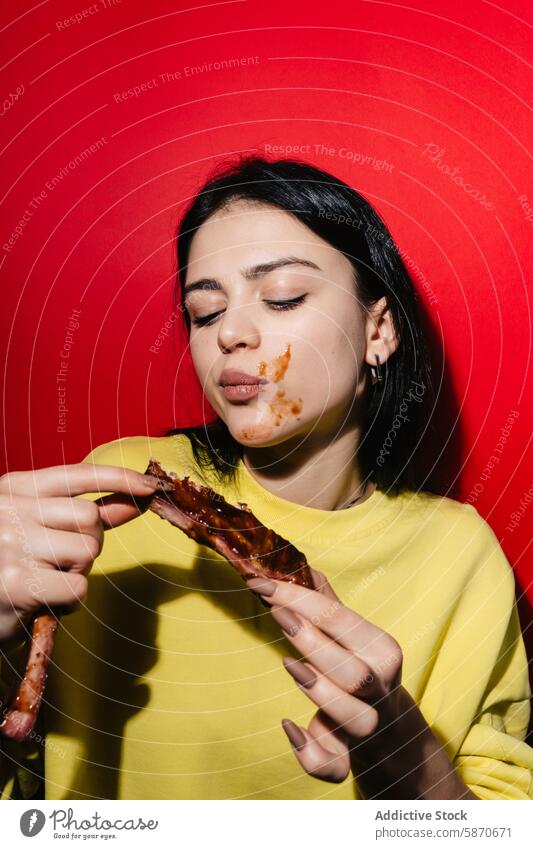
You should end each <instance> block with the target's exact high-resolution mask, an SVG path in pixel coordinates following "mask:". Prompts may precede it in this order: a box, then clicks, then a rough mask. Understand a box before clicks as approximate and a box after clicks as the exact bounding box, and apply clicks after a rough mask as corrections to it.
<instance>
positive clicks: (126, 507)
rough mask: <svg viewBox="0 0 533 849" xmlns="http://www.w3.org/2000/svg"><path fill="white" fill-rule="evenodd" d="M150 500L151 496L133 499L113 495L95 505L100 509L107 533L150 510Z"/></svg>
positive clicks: (106, 496) (117, 494) (116, 494)
mask: <svg viewBox="0 0 533 849" xmlns="http://www.w3.org/2000/svg"><path fill="white" fill-rule="evenodd" d="M150 498H151V495H148V496H137V497H136V498H133V497H132V496H129V495H121V494H119V493H111V495H105V496H104V497H103V498H98V499H97V500H96V501H95V502H94V503H95V504H96V505H97V507H98V510H99V513H100V520H101V522H102V525H103V527H104V530H106V531H107V530H109V529H110V528H116V527H118V526H119V525H124V524H125V523H126V522H130V521H131V520H132V519H136V518H137V516H140V515H141V513H144V511H145V510H146V509H147V508H148V504H149V502H150Z"/></svg>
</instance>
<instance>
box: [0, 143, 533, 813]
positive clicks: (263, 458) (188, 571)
mask: <svg viewBox="0 0 533 849" xmlns="http://www.w3.org/2000/svg"><path fill="white" fill-rule="evenodd" d="M178 264H179V292H178V294H179V302H180V305H181V308H182V310H183V317H184V322H185V325H186V327H187V331H188V334H189V342H190V350H191V354H192V359H193V362H194V367H195V369H196V372H197V375H198V378H199V381H200V383H201V385H202V387H203V390H204V393H205V396H206V397H207V399H208V401H209V402H210V404H211V406H212V407H213V409H214V410H215V412H216V414H217V418H216V419H215V421H214V422H213V423H211V424H209V425H202V426H200V427H196V428H188V429H183V428H182V429H178V430H175V431H172V432H170V433H169V434H167V435H166V436H164V437H159V438H150V437H147V436H139V437H134V438H124V439H118V440H116V441H114V442H111V443H109V444H107V445H103V446H100V447H98V448H96V449H95V450H94V451H93V452H92V453H91V454H90V455H89V456H88V457H87V458H86V460H85V462H84V463H81V464H79V465H72V466H58V467H53V468H47V469H40V470H37V471H36V472H17V473H14V474H8V475H6V476H5V477H4V478H2V479H1V481H0V498H1V505H0V506H1V508H2V509H1V511H0V521H1V523H2V524H1V529H0V531H1V536H2V540H3V546H2V550H1V553H0V639H2V640H3V652H2V659H3V666H2V675H3V682H4V690H5V692H7V689H8V687H9V684H10V682H12V680H13V679H14V678H15V677H16V670H17V668H18V664H20V652H21V645H20V643H21V639H22V637H23V636H24V634H23V631H22V630H21V623H22V625H24V624H26V623H28V621H29V619H30V617H31V615H32V614H34V613H35V611H36V610H38V609H39V608H41V607H42V606H43V605H49V606H52V607H54V606H58V605H59V606H61V608H62V609H63V610H64V609H69V610H75V612H73V614H72V615H71V616H67V617H64V618H63V619H62V620H61V625H60V628H59V632H58V638H57V644H56V648H55V651H54V655H53V663H52V669H51V672H50V677H49V681H48V684H47V690H46V700H45V704H44V706H43V711H42V714H41V725H40V727H39V729H38V733H37V732H36V734H35V735H34V739H33V740H32V743H31V744H28V745H25V746H23V745H21V744H13V743H7V742H5V741H4V742H3V743H2V751H1V770H2V774H3V788H4V789H3V793H4V797H5V798H13V797H18V796H21V795H22V796H26V797H31V796H32V794H34V793H35V792H38V791H36V788H37V783H38V778H37V776H38V775H39V770H44V786H45V793H46V797H47V798H51V799H74V798H126V799H134V798H135V799H137V798H138V799H144V798H168V799H195V798H200V799H211V798H214V799H220V798H228V799H345V800H349V799H352V800H353V799H362V798H374V799H391V798H392V799H394V798H402V799H463V798H464V799H526V798H533V792H532V769H533V750H531V749H530V748H529V747H528V746H527V745H526V744H525V742H523V741H524V736H525V733H526V729H527V725H528V719H529V696H530V691H529V685H528V676H527V661H526V656H525V652H524V645H523V641H522V636H521V632H520V626H519V620H518V616H517V611H516V605H515V596H514V580H513V574H512V570H511V568H510V566H509V564H508V562H507V560H506V559H505V556H504V555H503V552H502V551H501V549H500V547H499V545H498V543H497V540H496V538H495V536H494V534H493V533H492V531H491V530H490V528H489V527H488V525H487V524H486V523H485V522H484V521H483V520H482V519H481V517H480V516H479V515H478V514H477V512H476V511H475V509H474V508H473V507H471V506H469V505H462V504H460V503H457V502H455V501H453V500H451V499H449V498H443V497H439V496H437V495H435V494H431V493H429V492H425V491H424V489H423V486H422V484H423V482H422V483H421V482H419V481H417V480H416V475H415V471H414V470H415V463H414V458H415V456H416V450H417V445H418V443H419V440H420V437H421V434H422V431H423V428H424V426H425V422H424V416H423V414H422V412H421V411H422V408H423V401H424V400H425V399H427V398H428V397H429V370H428V366H427V356H426V353H425V346H424V341H423V337H422V333H421V330H420V323H419V317H418V313H417V305H416V296H415V292H414V289H413V286H412V284H411V282H410V280H409V276H408V274H407V272H406V270H405V267H404V265H403V264H402V261H401V259H400V256H399V253H398V250H397V248H396V246H395V245H394V242H393V241H392V239H391V237H390V235H389V233H388V231H387V229H386V227H385V225H384V224H383V222H382V221H381V219H380V218H379V216H378V215H377V214H376V212H375V211H374V210H373V209H372V207H371V206H370V205H369V204H368V202H367V201H366V200H365V199H364V198H363V197H361V196H360V195H359V194H358V193H357V192H356V191H354V190H353V189H352V188H350V187H349V186H347V185H346V184H344V183H343V182H341V181H340V180H338V179H336V178H335V177H333V176H331V175H330V174H328V173H325V172H323V171H320V170H318V169H316V168H314V167H312V166H310V165H307V164H305V163H301V162H297V161H292V160H284V161H283V160H282V161H276V162H268V161H266V160H264V159H261V158H260V157H245V158H243V159H242V160H240V161H239V162H237V163H236V164H233V165H230V166H227V167H226V168H225V170H224V171H222V173H218V174H215V175H214V176H213V177H212V178H211V179H210V180H209V181H208V182H207V183H206V184H205V185H204V186H203V188H202V190H201V191H200V192H199V193H198V195H197V197H196V198H194V200H193V202H192V203H191V205H190V207H189V209H188V211H187V213H186V215H185V216H184V218H183V220H182V222H181V226H180V232H179V235H178ZM150 456H153V457H155V458H157V459H158V460H159V461H160V462H161V463H162V465H163V466H164V467H166V468H168V469H169V470H174V471H176V472H177V473H178V474H180V475H185V474H188V475H190V476H191V478H193V479H195V480H197V481H198V482H200V483H203V484H207V485H210V486H212V488H213V489H215V490H216V491H217V492H219V493H220V494H222V495H223V496H224V497H225V498H226V499H227V500H228V501H231V502H233V503H236V502H237V501H240V502H245V503H247V504H248V505H249V507H250V508H251V509H252V510H253V512H254V513H255V514H256V515H257V517H258V518H259V519H260V520H261V521H262V522H263V523H264V524H265V525H267V526H268V527H271V528H273V529H274V530H276V531H277V532H278V533H280V534H281V535H282V536H284V537H285V538H286V539H288V540H290V541H291V542H292V543H293V544H294V545H295V546H296V547H297V548H299V549H300V550H302V551H303V552H304V553H305V555H306V557H307V560H308V562H309V564H310V565H311V567H312V568H313V574H314V577H315V586H316V589H315V590H307V589H303V588H301V587H297V586H294V585H289V584H286V583H283V582H279V581H264V580H258V579H255V580H250V581H248V586H246V585H244V584H243V583H242V581H241V579H240V578H239V577H238V576H237V575H236V574H235V573H234V571H233V570H232V569H231V567H230V566H229V565H228V564H227V563H226V561H224V560H223V558H221V557H220V556H218V555H216V554H214V553H213V552H212V551H211V550H209V549H207V548H204V547H202V546H199V545H198V544H197V543H195V542H194V541H192V540H190V539H189V538H188V537H186V536H185V535H184V534H182V533H181V532H180V531H178V530H177V529H176V528H173V527H172V526H170V525H169V524H168V523H165V522H162V521H161V520H160V519H159V518H158V517H157V516H155V515H154V514H153V513H143V514H141V515H140V514H139V510H138V509H137V507H136V505H135V502H134V500H133V498H132V496H133V497H135V496H142V495H147V494H149V493H150V492H151V491H152V490H153V480H150V479H149V478H148V479H147V478H145V477H144V476H143V475H142V472H143V470H144V469H145V468H146V466H147V463H148V460H149V458H150ZM102 492H106V493H110V495H108V496H107V497H106V498H104V499H103V500H100V499H98V496H99V495H101V493H102ZM78 495H81V496H82V497H81V498H77V497H76V496H78ZM97 499H98V501H97V503H92V502H94V501H96V500H97ZM104 531H105V535H104ZM104 537H105V538H104ZM93 564H94V565H93ZM91 567H92V571H91V574H90V576H89V577H87V576H88V573H89V571H90V570H91ZM250 590H251V591H250ZM261 599H263V602H262V601H261ZM264 602H266V604H265V603H264ZM44 740H45V741H46V746H45V747H44V745H43V741H44ZM289 744H290V745H289Z"/></svg>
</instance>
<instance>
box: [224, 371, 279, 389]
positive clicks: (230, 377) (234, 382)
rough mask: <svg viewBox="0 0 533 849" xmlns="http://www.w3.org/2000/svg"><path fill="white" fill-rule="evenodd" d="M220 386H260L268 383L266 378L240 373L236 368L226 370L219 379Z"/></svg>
mask: <svg viewBox="0 0 533 849" xmlns="http://www.w3.org/2000/svg"><path fill="white" fill-rule="evenodd" d="M218 382H219V384H220V386H222V387H223V388H224V387H230V386H254V385H255V386H259V385H260V384H262V383H268V380H265V378H264V377H257V375H255V374H247V372H245V371H239V370H238V369H235V368H225V369H224V371H223V372H222V374H221V375H220V378H219V381H218Z"/></svg>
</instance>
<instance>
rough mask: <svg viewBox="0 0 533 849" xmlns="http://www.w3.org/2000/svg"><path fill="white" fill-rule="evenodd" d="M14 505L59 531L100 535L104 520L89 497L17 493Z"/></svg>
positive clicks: (41, 523)
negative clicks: (43, 496)
mask: <svg viewBox="0 0 533 849" xmlns="http://www.w3.org/2000/svg"><path fill="white" fill-rule="evenodd" d="M12 505H13V507H12V508H11V509H15V510H17V511H19V510H20V512H21V513H25V514H26V515H28V516H30V518H31V519H33V521H34V522H36V523H38V524H39V525H45V526H46V527H47V528H54V529H56V530H58V531H78V532H79V533H89V534H93V535H98V536H100V535H101V533H102V522H101V519H100V512H99V510H98V506H97V504H96V503H95V502H94V501H89V499H87V498H61V497H57V498H30V497H27V496H24V495H17V496H16V498H15V499H14V500H13V502H12Z"/></svg>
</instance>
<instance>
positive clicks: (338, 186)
mask: <svg viewBox="0 0 533 849" xmlns="http://www.w3.org/2000/svg"><path fill="white" fill-rule="evenodd" d="M235 200H246V201H251V202H254V203H264V204H267V205H271V206H275V207H278V208H280V209H283V210H285V211H286V212H288V213H290V214H291V215H293V216H295V218H297V219H298V220H299V221H301V222H302V223H303V224H305V225H306V226H307V227H308V228H309V229H310V230H312V231H313V232H314V233H316V234H317V235H318V236H320V237H321V238H322V239H324V240H325V241H326V242H329V244H330V245H332V246H333V247H334V248H336V249H337V250H339V251H340V252H341V253H343V254H344V256H345V257H346V258H347V259H348V260H349V261H350V262H351V264H352V265H353V268H354V279H355V283H356V286H357V293H358V300H359V302H360V303H361V304H362V305H363V306H364V307H365V308H370V307H372V305H373V304H375V303H376V302H377V301H379V300H380V298H382V297H383V296H386V297H387V301H388V304H389V309H390V311H391V315H392V319H393V322H394V326H395V329H396V332H397V333H398V335H399V339H400V342H399V345H398V348H397V350H396V352H395V353H394V354H392V356H390V357H389V358H388V360H387V362H386V363H385V364H383V365H382V377H383V381H382V383H381V384H376V385H375V386H373V387H372V388H371V389H370V391H369V394H368V401H367V409H366V417H365V426H364V429H363V432H362V435H361V440H360V444H359V447H358V451H357V459H358V462H359V465H360V469H361V473H362V476H363V479H370V480H373V481H375V482H376V486H377V488H378V489H381V490H385V491H387V492H390V493H398V492H400V491H402V490H405V489H411V490H415V489H419V488H421V485H422V484H421V481H420V479H419V476H418V474H417V471H416V463H415V462H414V455H415V452H416V448H417V445H418V443H419V441H420V438H421V435H422V432H423V426H424V421H425V414H424V410H425V408H426V405H427V402H428V399H429V397H430V394H431V393H430V385H431V384H430V371H431V370H430V365H429V362H430V361H429V356H428V353H427V347H426V344H425V340H424V335H423V333H422V330H421V316H420V314H419V305H418V297H417V293H416V290H415V288H414V286H413V283H412V281H411V279H410V277H409V273H408V271H407V269H406V267H405V265H404V263H403V261H402V259H401V256H400V253H399V251H398V248H397V247H396V245H395V244H394V241H393V239H392V237H391V235H390V233H389V231H388V230H387V227H386V226H385V224H384V223H383V221H382V220H381V218H380V217H379V215H378V214H377V212H376V211H375V210H374V209H373V207H372V206H371V205H370V204H369V203H368V201H367V200H365V198H364V197H362V195H360V194H359V193H358V192H357V191H355V189H353V188H351V186H349V185H347V184H346V183H344V182H343V181H342V180H339V179H338V178H337V177H334V176H333V175H332V174H329V173H328V172H327V171H322V170H321V169H319V168H315V167H314V166H312V165H309V164H308V163H306V162H302V161H299V160H296V159H278V160H275V161H268V160H267V159H265V158H263V157H261V156H258V155H255V154H252V155H249V154H248V155H243V156H239V157H237V159H236V160H235V161H225V162H223V163H222V164H221V165H219V166H218V168H216V169H215V171H214V172H213V173H212V174H211V176H210V177H209V179H207V181H206V182H205V183H204V185H203V186H202V188H201V189H200V191H199V192H198V194H197V195H196V196H195V197H194V198H193V200H192V201H191V203H190V204H189V206H188V207H187V209H186V211H185V214H184V215H183V217H182V219H181V222H180V224H179V228H178V234H177V257H178V275H177V286H176V305H177V308H178V309H180V310H181V314H182V316H183V320H184V323H185V327H186V330H187V336H189V334H190V319H189V316H188V313H187V311H186V310H183V309H181V306H180V305H181V304H182V303H183V287H184V284H185V276H186V272H187V267H188V262H189V252H190V247H191V241H192V239H193V237H194V235H195V233H196V231H197V230H198V228H199V227H200V226H201V225H202V224H203V223H204V222H205V221H207V219H208V218H210V216H212V215H213V214H214V213H215V212H217V211H218V210H220V209H222V208H224V207H226V206H228V205H229V204H230V203H231V202H232V201H235ZM424 402H425V403H424ZM179 433H184V434H187V436H188V437H189V439H190V441H191V446H192V450H193V454H194V458H195V460H196V462H197V464H198V466H199V467H200V469H201V468H202V467H208V468H209V469H211V470H212V471H214V473H215V475H216V477H217V478H218V479H219V480H220V481H221V482H223V481H229V480H234V479H235V471H236V468H237V465H238V462H239V460H240V459H241V458H242V456H243V450H244V446H242V445H241V444H240V443H239V442H237V441H236V440H235V439H234V438H233V436H232V435H231V433H230V431H229V429H228V428H227V426H226V424H225V423H224V422H223V421H222V420H221V419H220V418H219V417H217V418H216V419H215V420H214V421H212V422H209V423H207V424H206V423H204V424H201V425H198V426H194V427H181V428H179V427H178V428H173V429H171V430H169V431H167V434H168V435H171V434H179Z"/></svg>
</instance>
